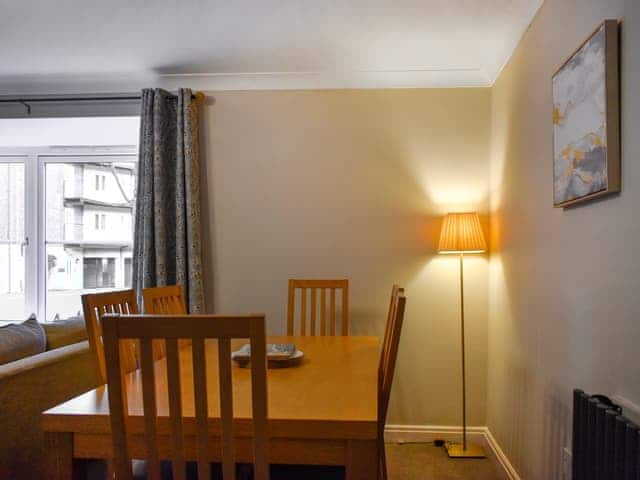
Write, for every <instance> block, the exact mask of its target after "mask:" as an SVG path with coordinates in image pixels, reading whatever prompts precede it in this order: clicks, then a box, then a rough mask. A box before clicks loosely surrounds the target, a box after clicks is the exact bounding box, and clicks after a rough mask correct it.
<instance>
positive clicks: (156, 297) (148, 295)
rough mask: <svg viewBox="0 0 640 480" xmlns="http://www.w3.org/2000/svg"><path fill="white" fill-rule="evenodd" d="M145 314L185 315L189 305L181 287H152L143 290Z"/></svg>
mask: <svg viewBox="0 0 640 480" xmlns="http://www.w3.org/2000/svg"><path fill="white" fill-rule="evenodd" d="M142 299H143V301H144V313H151V314H158V315H169V314H178V315H185V314H186V313H187V305H186V302H185V300H184V291H183V289H182V286H181V285H169V286H166V287H151V288H145V289H143V290H142Z"/></svg>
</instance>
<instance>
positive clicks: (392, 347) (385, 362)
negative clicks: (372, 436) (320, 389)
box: [378, 285, 406, 480]
mask: <svg viewBox="0 0 640 480" xmlns="http://www.w3.org/2000/svg"><path fill="white" fill-rule="evenodd" d="M405 304H406V297H405V295H404V289H402V288H400V287H398V286H397V285H394V286H393V288H392V290H391V301H390V303H389V313H388V315H387V326H386V330H385V334H384V341H383V343H382V353H381V354H380V363H379V367H378V459H379V462H378V469H379V475H378V478H379V479H380V480H386V479H387V460H386V458H387V457H386V454H385V449H384V426H385V423H386V421H387V411H388V409H389V398H390V395H391V384H392V383H393V374H394V372H395V368H396V359H397V357H398V345H399V344H400V334H401V332H402V323H403V321H404V310H405Z"/></svg>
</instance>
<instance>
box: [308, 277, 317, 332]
mask: <svg viewBox="0 0 640 480" xmlns="http://www.w3.org/2000/svg"><path fill="white" fill-rule="evenodd" d="M316 306H317V302H316V289H315V288H312V289H311V311H310V314H311V320H310V326H309V332H310V334H311V336H315V334H316Z"/></svg>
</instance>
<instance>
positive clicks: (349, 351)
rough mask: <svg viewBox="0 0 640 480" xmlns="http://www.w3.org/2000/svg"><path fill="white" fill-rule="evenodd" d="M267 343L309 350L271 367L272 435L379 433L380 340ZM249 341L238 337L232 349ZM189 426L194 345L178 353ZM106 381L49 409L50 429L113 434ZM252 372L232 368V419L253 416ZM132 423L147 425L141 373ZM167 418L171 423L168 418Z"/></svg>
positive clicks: (132, 380) (211, 352)
mask: <svg viewBox="0 0 640 480" xmlns="http://www.w3.org/2000/svg"><path fill="white" fill-rule="evenodd" d="M268 342H269V343H289V342H290V343H295V344H296V346H297V348H298V349H299V350H302V351H303V352H304V358H303V359H302V362H301V363H300V364H299V365H297V366H294V367H289V368H275V369H269V370H268V373H267V376H268V378H267V390H268V398H269V400H268V415H269V423H270V435H271V436H272V437H278V436H282V437H298V438H355V439H372V438H375V437H376V425H377V413H378V412H377V409H378V403H377V402H378V395H377V381H378V376H377V375H378V374H377V372H378V359H379V353H378V339H377V338H376V337H364V336H351V337H286V336H283V337H269V338H268ZM206 343H207V345H206V349H207V380H208V382H207V389H208V397H209V418H210V419H212V420H215V419H219V416H220V406H219V398H220V397H219V390H218V366H217V363H218V362H217V357H218V354H217V342H216V341H215V340H213V341H207V342H206ZM243 343H245V342H243V341H241V340H239V341H234V343H233V347H234V348H233V349H234V350H235V349H236V348H239V347H240V346H241V345H242V344H243ZM155 368H156V397H157V401H158V417H159V419H158V428H159V429H162V426H161V423H160V422H161V421H162V420H164V418H165V417H167V418H168V416H169V415H168V398H167V384H166V363H165V362H164V360H159V361H158V362H156V365H155ZM180 371H181V376H182V379H183V380H182V389H183V395H182V396H183V413H184V417H185V428H187V427H186V425H187V421H188V420H189V419H190V418H192V417H194V413H193V412H194V410H193V381H192V373H191V372H192V365H191V355H190V347H187V348H186V349H183V350H182V351H181V355H180ZM106 390H107V388H106V386H100V387H98V388H96V389H94V390H91V391H89V392H87V393H85V394H82V395H80V396H78V397H75V398H73V399H71V400H69V401H67V402H65V403H62V404H60V405H58V406H56V407H54V408H52V409H50V410H47V411H46V412H44V413H43V426H44V430H45V431H49V432H77V433H85V434H104V433H109V432H110V425H109V416H108V415H109V405H108V396H107V391H106ZM250 392H251V377H250V371H249V369H247V368H240V367H237V366H234V368H233V408H234V418H235V419H236V420H234V422H236V421H238V422H240V423H242V421H243V420H245V421H248V420H247V419H250V418H251V395H250ZM127 395H128V403H129V415H130V416H132V417H133V418H132V423H131V426H132V427H131V428H136V427H135V425H136V424H138V426H137V428H139V429H140V430H141V431H142V429H143V426H142V422H141V421H140V422H137V421H136V420H141V419H142V381H141V377H140V372H139V371H135V372H132V373H130V374H129V375H128V376H127ZM167 423H168V421H167Z"/></svg>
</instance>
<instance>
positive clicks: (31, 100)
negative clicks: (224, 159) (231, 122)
mask: <svg viewBox="0 0 640 480" xmlns="http://www.w3.org/2000/svg"><path fill="white" fill-rule="evenodd" d="M172 95H173V96H174V97H175V96H176V94H173V93H172ZM141 98H142V95H111V96H104V95H103V96H100V95H96V96H88V97H74V96H69V97H22V96H21V97H14V98H0V103H19V104H21V105H23V106H24V107H25V108H26V109H27V113H28V114H29V115H31V105H29V103H51V102H91V101H94V102H95V101H98V102H109V101H118V100H125V101H126V100H129V101H130V100H140V99H141ZM191 99H192V100H196V101H198V102H203V101H204V99H205V95H204V93H202V92H196V93H194V94H192V95H191Z"/></svg>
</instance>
